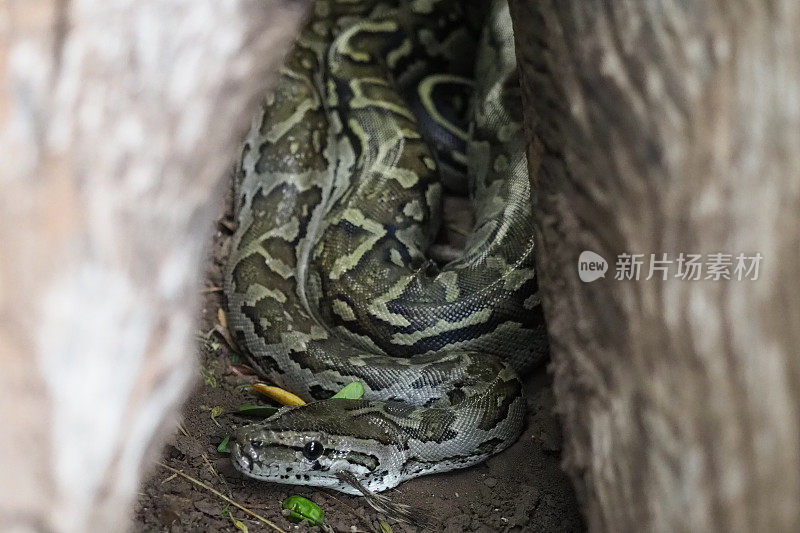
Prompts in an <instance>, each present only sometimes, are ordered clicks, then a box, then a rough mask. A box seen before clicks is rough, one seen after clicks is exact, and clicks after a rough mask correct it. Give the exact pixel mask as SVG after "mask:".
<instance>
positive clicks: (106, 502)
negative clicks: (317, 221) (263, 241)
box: [0, 0, 305, 531]
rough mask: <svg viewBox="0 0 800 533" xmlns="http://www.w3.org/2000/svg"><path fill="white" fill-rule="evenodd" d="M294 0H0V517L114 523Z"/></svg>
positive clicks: (181, 361)
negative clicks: (222, 188) (221, 195)
mask: <svg viewBox="0 0 800 533" xmlns="http://www.w3.org/2000/svg"><path fill="white" fill-rule="evenodd" d="M304 6H305V3H304V2H291V1H288V0H222V1H220V0H171V1H167V0H161V1H155V2H138V1H136V0H60V1H52V0H50V1H48V0H2V1H0V81H1V82H2V84H0V168H2V174H0V187H1V188H2V195H0V246H1V247H2V249H1V250H0V413H2V423H0V442H2V453H0V472H2V474H0V530H2V531H28V530H52V531H116V530H124V529H126V528H127V525H126V521H125V517H126V516H127V515H128V514H129V513H130V509H131V506H132V505H131V504H132V501H133V499H132V498H133V495H134V494H135V490H136V486H137V483H138V481H139V478H138V476H139V474H140V472H141V470H142V468H141V467H142V465H143V464H145V463H144V461H145V459H152V458H154V456H155V454H156V453H158V452H159V451H160V446H159V443H160V440H161V437H162V436H163V433H164V429H165V428H166V427H173V425H174V421H175V415H176V407H177V405H178V403H179V402H180V400H181V398H182V397H183V396H184V393H185V392H186V388H187V385H188V384H189V382H190V377H191V375H192V371H191V368H192V364H193V362H194V359H193V357H192V355H191V354H192V351H193V350H192V343H191V339H192V334H193V324H194V321H195V320H194V317H195V316H196V309H195V304H196V302H197V301H198V298H197V294H198V289H199V283H198V281H199V279H200V276H199V274H200V272H199V269H200V267H201V265H202V264H203V261H202V253H203V249H204V246H205V245H206V243H207V242H208V238H207V236H208V234H209V230H210V229H211V221H212V216H213V214H214V207H215V206H218V205H219V202H218V201H216V200H215V194H214V193H215V192H217V189H219V186H218V184H219V183H220V179H221V178H222V177H223V176H224V175H225V174H226V173H227V172H228V169H229V168H231V166H232V164H233V161H234V158H235V155H236V151H237V144H238V142H239V141H240V138H241V134H242V133H243V131H244V129H245V128H246V127H247V126H248V124H247V122H248V120H249V117H250V116H252V114H253V112H254V105H253V104H255V98H256V96H257V95H258V94H260V93H261V92H262V91H263V90H264V88H265V86H266V85H267V84H268V82H269V80H270V79H271V77H272V76H273V73H274V72H275V69H276V66H277V64H278V62H279V60H280V59H281V56H282V53H283V50H284V48H285V44H288V40H289V38H291V37H292V36H293V35H294V33H295V32H294V30H295V27H296V25H297V24H298V23H299V20H300V19H301V17H302V13H303V11H304Z"/></svg>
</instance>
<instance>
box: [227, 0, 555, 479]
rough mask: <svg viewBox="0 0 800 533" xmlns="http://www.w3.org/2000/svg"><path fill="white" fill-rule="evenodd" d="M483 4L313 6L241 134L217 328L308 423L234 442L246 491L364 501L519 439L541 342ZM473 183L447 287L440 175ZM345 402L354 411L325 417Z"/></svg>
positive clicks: (508, 70)
mask: <svg viewBox="0 0 800 533" xmlns="http://www.w3.org/2000/svg"><path fill="white" fill-rule="evenodd" d="M473 4H474V5H470V3H465V2H460V1H454V0H403V1H397V0H395V1H394V2H391V1H375V0H372V1H362V0H318V1H317V2H316V4H315V6H314V9H313V12H312V15H311V17H310V19H309V21H308V23H307V24H306V25H305V26H304V29H303V30H302V31H301V33H300V35H299V37H298V39H297V41H296V43H295V45H294V47H293V49H292V50H291V51H290V52H289V54H288V55H287V57H286V60H285V62H284V65H283V67H282V70H281V72H280V79H279V81H278V83H277V85H276V86H275V87H274V88H273V90H272V91H271V92H270V94H269V95H268V97H267V99H266V105H265V106H264V110H263V113H261V114H260V115H259V116H258V117H257V118H256V120H255V121H254V123H253V127H252V130H251V132H250V134H249V135H248V137H247V140H246V143H245V146H244V149H243V155H242V158H241V164H240V166H239V170H238V172H237V175H236V177H235V191H236V194H235V197H236V198H235V210H236V216H237V217H238V229H237V230H236V232H235V234H234V237H233V242H232V252H231V256H230V259H229V261H228V264H227V267H226V272H225V294H226V298H227V301H228V310H229V315H228V316H229V327H230V329H231V331H232V333H233V335H234V338H235V339H236V341H237V343H238V344H239V345H240V347H241V348H242V349H243V351H244V352H245V353H246V356H247V358H248V359H249V361H250V363H251V364H252V365H253V367H254V368H255V369H256V371H257V372H258V373H259V374H260V375H261V376H262V377H264V378H267V379H269V380H271V381H272V382H274V383H275V384H277V385H279V386H281V387H283V388H285V389H287V390H290V391H292V392H294V393H296V394H298V395H299V396H300V397H302V398H303V399H304V400H306V401H309V402H310V403H308V404H307V405H304V406H299V407H285V408H282V409H281V410H280V411H278V413H276V414H275V415H273V416H272V417H270V418H269V419H267V420H265V421H264V422H262V423H259V424H255V425H252V426H247V427H245V428H241V429H240V430H238V431H237V432H236V434H235V436H234V439H233V444H232V445H231V451H232V458H233V462H234V465H235V466H236V468H238V469H239V470H240V471H242V472H243V473H244V474H246V475H248V476H251V477H254V478H257V479H263V480H270V481H276V482H281V483H295V484H304V485H312V486H319V487H329V488H333V489H336V490H339V491H342V492H346V493H351V494H359V493H364V492H365V491H369V492H371V493H376V492H380V491H382V490H385V489H388V488H391V487H394V486H396V485H397V484H398V483H400V482H402V481H405V480H407V479H410V478H413V477H416V476H420V475H423V474H429V473H434V472H442V471H446V470H451V469H455V468H462V467H466V466H469V465H473V464H475V463H478V462H480V461H482V460H484V459H486V458H487V457H488V456H490V455H492V454H494V453H497V452H499V451H501V450H503V449H504V448H506V447H507V446H509V445H510V444H511V443H513V442H514V441H515V440H516V439H517V438H518V436H519V434H520V432H521V430H522V426H523V424H524V414H525V401H524V398H523V396H522V392H521V383H520V379H519V377H518V374H517V373H518V372H519V371H521V370H523V369H525V368H528V367H530V366H532V365H533V364H535V363H538V362H540V361H541V360H542V359H543V358H544V354H545V352H546V342H545V340H544V338H545V337H544V326H543V319H542V313H541V309H540V305H539V303H540V302H539V296H538V288H537V282H536V277H535V275H534V266H533V241H532V239H533V221H532V216H531V210H530V189H529V182H528V178H527V162H526V157H525V151H524V140H523V136H522V131H521V124H520V121H521V107H520V91H519V87H518V80H517V76H516V62H515V56H514V44H513V34H512V30H511V19H510V16H509V13H508V6H507V4H506V3H505V2H503V1H498V2H495V3H493V4H491V8H489V4H488V3H483V2H475V3H473ZM472 80H474V83H473V81H472ZM464 87H471V89H470V90H471V93H472V97H471V102H472V103H471V105H466V106H464V105H460V104H459V103H458V101H459V100H460V98H459V96H458V95H459V94H463V89H464ZM464 109H466V112H465V111H464ZM465 115H466V120H468V121H469V126H468V127H467V126H466V125H465V124H463V123H462V122H460V121H463V120H464V116H465ZM467 128H468V129H467ZM463 170H466V171H467V174H468V175H469V193H470V196H471V198H472V200H473V203H474V206H475V212H476V222H475V225H474V229H473V231H472V233H471V235H470V237H469V239H468V242H467V245H466V248H465V250H464V251H463V254H462V255H461V257H459V258H458V259H456V260H455V261H452V262H450V263H448V264H446V265H444V266H442V267H441V268H440V267H437V266H436V264H434V263H433V262H432V261H431V260H429V259H427V258H426V255H425V254H426V250H427V248H428V246H429V245H430V243H431V242H432V240H433V239H434V237H435V236H436V233H437V228H438V226H439V224H440V222H439V219H440V216H441V210H442V206H441V200H442V195H443V185H442V174H451V175H453V174H458V172H460V171H463ZM445 171H446V172H445ZM353 381H360V382H362V383H363V384H364V388H365V394H364V399H362V400H348V399H339V398H331V396H332V395H333V394H334V393H336V392H337V391H338V390H340V389H341V388H342V387H343V386H345V385H347V384H348V383H351V382H353Z"/></svg>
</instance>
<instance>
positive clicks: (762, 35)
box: [512, 0, 800, 531]
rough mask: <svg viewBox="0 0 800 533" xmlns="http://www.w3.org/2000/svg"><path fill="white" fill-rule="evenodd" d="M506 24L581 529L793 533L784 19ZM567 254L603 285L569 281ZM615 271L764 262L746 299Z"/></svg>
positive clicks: (796, 328) (617, 10)
mask: <svg viewBox="0 0 800 533" xmlns="http://www.w3.org/2000/svg"><path fill="white" fill-rule="evenodd" d="M512 12H513V13H514V23H515V29H516V32H517V40H518V50H517V51H518V57H519V60H520V62H521V65H522V83H523V87H524V91H525V105H526V110H525V111H526V126H527V128H528V131H529V134H530V140H531V144H530V154H531V156H532V157H531V173H532V182H533V184H534V188H535V190H536V191H537V197H536V199H535V204H536V209H537V216H538V221H539V230H538V232H539V234H538V239H539V241H538V245H539V257H538V260H539V263H540V275H541V286H542V287H543V289H544V307H545V312H546V317H547V320H548V327H549V333H550V338H551V342H552V357H553V363H552V370H553V373H554V380H555V393H556V398H557V404H558V409H559V411H560V414H561V418H562V421H563V423H564V426H565V440H566V442H565V445H566V458H565V467H566V468H567V470H568V472H569V473H570V474H571V476H572V478H573V480H574V481H575V483H576V486H577V489H578V493H579V496H580V498H581V500H582V502H583V506H584V510H585V513H586V516H587V519H588V523H589V525H590V526H591V528H592V529H594V530H605V531H643V530H657V531H677V530H683V531H688V530H691V531H712V530H715V531H797V530H798V529H800V505H798V502H800V390H799V389H800V386H799V385H798V384H799V383H800V357H798V356H797V349H798V346H800V285H799V284H800V224H798V221H800V96H798V95H800V61H798V58H800V32H798V31H797V28H798V27H800V4H798V3H797V2H796V1H795V0H773V1H755V0H753V1H741V2H723V1H710V2H700V1H694V0H692V1H686V2H671V1H657V0H653V1H639V0H627V1H619V2H601V1H599V0H591V1H585V2H568V1H559V0H512ZM584 250H592V251H594V252H597V253H599V254H600V255H602V256H604V257H605V258H606V259H607V260H608V261H609V263H610V265H609V266H610V271H609V273H608V274H607V275H606V277H605V278H603V279H599V280H597V281H595V282H592V283H583V282H581V281H580V279H579V278H578V272H577V260H578V256H579V254H580V253H581V252H582V251H584ZM623 252H627V253H644V254H650V253H658V254H661V253H665V252H666V253H668V254H670V256H671V258H673V259H674V258H676V257H677V255H678V254H679V253H680V252H685V253H701V254H710V253H715V252H730V253H734V254H736V253H739V252H743V253H748V254H752V253H755V252H760V253H761V254H762V255H763V256H764V259H763V261H762V263H761V271H760V276H759V278H758V280H757V281H736V280H731V281H712V280H707V281H683V280H680V279H675V278H674V277H670V279H668V280H667V281H662V280H660V279H658V278H655V279H651V280H650V281H644V280H642V281H621V280H620V281H618V280H615V279H614V268H615V267H614V261H615V259H616V257H617V255H618V254H620V253H623ZM673 273H674V271H673ZM643 277H646V276H643Z"/></svg>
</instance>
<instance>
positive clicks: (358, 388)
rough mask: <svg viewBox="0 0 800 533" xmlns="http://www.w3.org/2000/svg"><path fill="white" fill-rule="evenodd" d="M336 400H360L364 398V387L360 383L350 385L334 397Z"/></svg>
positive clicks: (355, 382)
mask: <svg viewBox="0 0 800 533" xmlns="http://www.w3.org/2000/svg"><path fill="white" fill-rule="evenodd" d="M333 397H334V398H346V399H348V400H360V399H361V398H363V397H364V385H363V384H362V383H361V382H360V381H354V382H352V383H348V384H347V385H345V386H344V387H342V390H340V391H339V392H337V393H336V394H334V395H333Z"/></svg>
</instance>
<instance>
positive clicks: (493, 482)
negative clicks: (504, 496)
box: [483, 477, 497, 489]
mask: <svg viewBox="0 0 800 533" xmlns="http://www.w3.org/2000/svg"><path fill="white" fill-rule="evenodd" d="M483 484H484V485H486V486H487V487H489V488H490V489H492V488H494V487H496V486H497V479H495V478H493V477H487V478H486V479H484V480H483Z"/></svg>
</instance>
